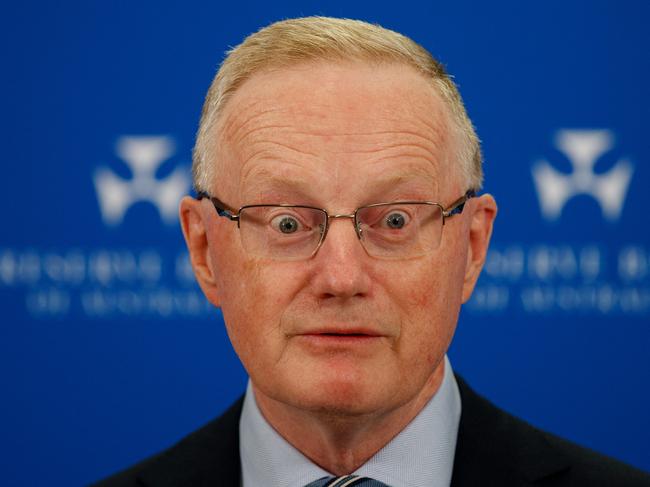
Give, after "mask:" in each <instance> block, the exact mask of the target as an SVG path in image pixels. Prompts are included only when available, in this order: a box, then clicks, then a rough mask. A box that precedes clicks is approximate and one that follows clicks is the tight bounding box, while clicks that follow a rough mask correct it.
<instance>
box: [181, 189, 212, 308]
mask: <svg viewBox="0 0 650 487" xmlns="http://www.w3.org/2000/svg"><path fill="white" fill-rule="evenodd" d="M206 218H207V217H206V215H205V214H204V208H203V206H202V203H201V201H199V200H196V199H194V198H191V197H189V196H186V197H185V198H183V199H182V200H181V203H180V208H179V219H180V222H181V227H182V229H183V236H184V237H185V243H186V244H187V250H188V252H189V256H190V262H191V263H192V269H193V270H194V276H195V277H196V281H197V282H198V283H199V286H200V287H201V290H202V291H203V294H205V296H206V297H207V298H208V300H209V301H210V302H211V303H212V304H214V305H215V306H220V299H219V292H218V286H217V280H216V275H215V268H214V266H213V265H212V264H213V262H212V258H211V256H210V245H209V242H208V232H207V221H206Z"/></svg>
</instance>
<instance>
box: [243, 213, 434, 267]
mask: <svg viewBox="0 0 650 487" xmlns="http://www.w3.org/2000/svg"><path fill="white" fill-rule="evenodd" d="M355 216H356V221H355V222H354V223H355V225H356V226H357V228H358V236H359V238H360V240H361V244H362V245H363V246H364V247H365V249H366V252H368V254H369V255H371V256H374V257H382V258H404V257H414V256H418V255H423V254H425V253H427V252H430V251H431V250H433V249H435V248H436V247H437V246H438V245H439V243H440V236H441V233H442V208H441V207H440V206H438V205H435V204H424V203H389V204H380V205H372V206H367V207H362V208H359V209H358V210H357V212H356V215H355ZM239 217H240V220H239V226H240V233H241V238H242V245H243V246H244V249H245V250H246V251H247V252H250V253H251V254H253V255H257V256H259V257H266V258H272V259H278V260H300V259H306V258H309V257H310V256H311V255H312V254H313V253H314V252H315V251H316V250H317V249H318V247H319V245H320V244H321V241H322V240H323V238H324V236H325V231H326V228H327V224H328V222H327V213H326V212H325V211H324V210H320V209H316V208H303V207H295V206H291V207H283V206H251V207H244V208H242V210H241V212H240V214H239Z"/></svg>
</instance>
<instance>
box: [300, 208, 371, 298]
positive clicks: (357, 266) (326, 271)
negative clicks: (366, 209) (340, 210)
mask: <svg viewBox="0 0 650 487" xmlns="http://www.w3.org/2000/svg"><path fill="white" fill-rule="evenodd" d="M348 217H349V215H333V216H332V217H330V223H329V228H328V231H327V235H326V238H325V240H324V241H323V243H322V245H321V247H320V249H319V250H318V252H317V253H316V255H315V256H314V257H313V258H314V263H315V265H316V266H315V276H314V280H313V283H314V288H315V291H316V294H317V295H318V297H319V298H322V299H329V298H340V299H349V298H353V297H363V296H366V295H367V294H368V293H369V292H370V285H371V283H372V280H371V278H370V276H369V274H368V266H369V264H370V262H369V259H370V257H369V256H368V254H367V253H366V251H365V250H364V248H363V246H362V245H361V242H360V241H359V238H358V236H357V233H356V231H355V229H354V220H353V219H350V218H348ZM348 220H350V221H348Z"/></svg>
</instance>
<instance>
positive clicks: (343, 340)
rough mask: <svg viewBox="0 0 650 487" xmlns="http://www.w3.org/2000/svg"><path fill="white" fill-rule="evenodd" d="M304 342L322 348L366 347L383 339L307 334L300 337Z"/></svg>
mask: <svg viewBox="0 0 650 487" xmlns="http://www.w3.org/2000/svg"><path fill="white" fill-rule="evenodd" d="M299 337H300V338H301V339H303V340H306V341H308V342H309V343H311V344H313V345H321V346H355V345H359V346H364V345H371V344H372V343H374V342H377V341H379V340H380V339H381V338H382V337H381V336H377V335H353V334H352V335H329V334H307V335H299Z"/></svg>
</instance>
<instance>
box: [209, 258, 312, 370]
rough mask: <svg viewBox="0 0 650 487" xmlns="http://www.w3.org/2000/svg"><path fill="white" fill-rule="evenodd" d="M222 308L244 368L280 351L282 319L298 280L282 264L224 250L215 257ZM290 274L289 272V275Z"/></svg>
mask: <svg viewBox="0 0 650 487" xmlns="http://www.w3.org/2000/svg"><path fill="white" fill-rule="evenodd" d="M217 263H218V267H219V269H220V271H221V272H222V275H221V276H220V279H219V282H220V284H219V285H220V287H221V289H223V292H222V293H221V296H222V302H221V310H222V313H223V317H224V321H225V322H226V327H227V331H228V335H229V337H230V340H231V342H232V345H233V348H234V349H235V351H236V352H237V354H238V355H239V357H240V359H241V361H242V362H243V363H244V365H245V366H246V367H247V368H250V367H256V364H259V363H266V364H268V363H269V362H270V361H275V360H277V359H278V357H279V356H280V355H281V353H282V347H283V340H284V334H283V332H282V329H281V319H282V314H283V312H284V310H285V309H286V308H287V306H289V305H290V303H291V300H292V299H293V296H294V295H295V292H296V290H295V289H296V285H297V284H296V283H299V282H300V279H298V276H297V275H296V273H295V272H291V273H289V269H285V268H284V267H283V266H282V265H273V264H269V263H268V262H261V261H258V260H255V259H251V258H248V257H246V256H242V255H239V254H237V253H235V254H232V253H230V254H229V253H228V252H224V253H223V254H221V255H220V256H219V258H218V260H217ZM289 274H291V275H290V276H289Z"/></svg>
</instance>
